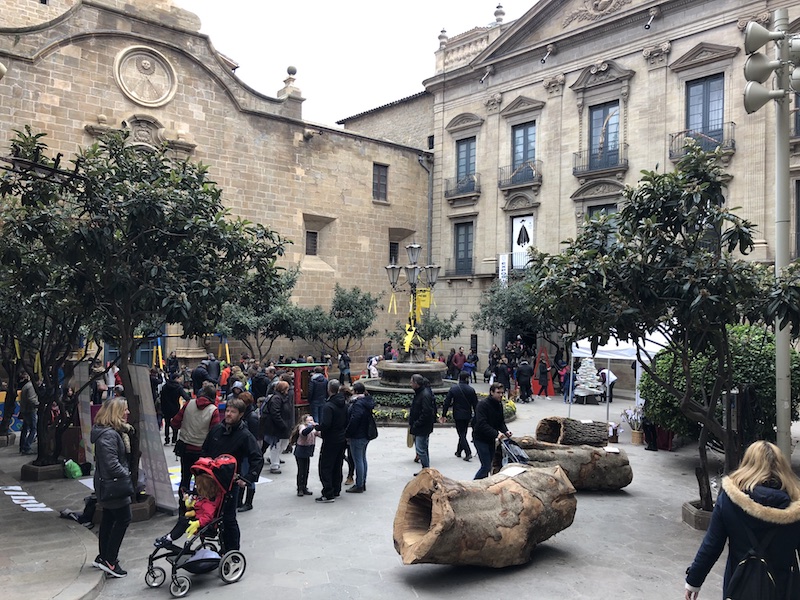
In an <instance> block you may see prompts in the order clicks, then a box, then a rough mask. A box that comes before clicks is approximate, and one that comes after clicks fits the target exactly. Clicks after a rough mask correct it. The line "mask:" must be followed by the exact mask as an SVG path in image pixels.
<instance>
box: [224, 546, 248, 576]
mask: <svg viewBox="0 0 800 600" xmlns="http://www.w3.org/2000/svg"><path fill="white" fill-rule="evenodd" d="M246 568H247V561H246V560H245V558H244V554H242V553H241V552H239V551H238V550H231V551H230V552H227V553H226V554H225V556H223V557H222V560H221V561H219V578H220V579H222V581H224V582H225V583H236V582H237V581H239V580H240V579H241V578H242V575H244V570H245V569H246Z"/></svg>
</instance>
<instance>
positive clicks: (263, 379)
mask: <svg viewBox="0 0 800 600" xmlns="http://www.w3.org/2000/svg"><path fill="white" fill-rule="evenodd" d="M270 383H271V381H270V379H269V378H268V377H267V374H266V373H265V372H264V371H256V372H255V373H253V374H252V376H251V377H250V393H251V394H253V398H255V400H256V402H258V400H259V399H260V398H266V397H267V390H268V389H269V384H270Z"/></svg>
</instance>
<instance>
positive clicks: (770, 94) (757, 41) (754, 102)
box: [744, 21, 800, 114]
mask: <svg viewBox="0 0 800 600" xmlns="http://www.w3.org/2000/svg"><path fill="white" fill-rule="evenodd" d="M787 35H788V34H787V33H786V32H785V31H770V30H769V29H766V28H765V27H762V26H761V25H759V24H758V23H755V22H752V21H751V22H750V23H748V24H747V29H745V32H744V51H745V52H746V53H747V54H749V55H750V56H749V57H748V59H747V62H745V64H744V78H745V79H746V80H747V81H748V83H747V85H745V87H744V109H745V110H746V111H747V113H748V114H751V113H754V112H756V111H757V110H758V109H759V108H761V107H762V106H764V105H765V104H766V103H767V102H769V101H770V100H777V99H779V98H783V97H784V96H785V95H786V93H787V90H786V89H784V88H783V87H782V86H780V81H779V82H778V83H779V85H778V88H777V89H773V90H770V89H767V88H766V87H764V86H763V85H761V84H762V83H765V82H766V81H767V80H768V79H769V77H770V75H772V74H773V73H774V72H775V71H778V70H780V69H781V68H782V66H783V63H782V61H780V60H770V59H769V58H767V57H766V56H764V55H763V54H761V53H760V52H758V50H760V49H761V47H762V46H764V45H765V44H767V43H768V42H771V41H775V42H777V43H778V44H783V43H785V40H786V38H787ZM791 41H792V42H793V41H794V39H793V40H791ZM799 71H800V70H799ZM793 74H794V71H793ZM798 83H800V72H798Z"/></svg>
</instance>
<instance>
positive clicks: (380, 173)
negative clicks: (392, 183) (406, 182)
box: [372, 163, 389, 202]
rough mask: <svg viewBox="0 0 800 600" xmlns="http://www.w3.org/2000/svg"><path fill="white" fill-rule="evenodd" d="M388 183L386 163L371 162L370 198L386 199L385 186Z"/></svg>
mask: <svg viewBox="0 0 800 600" xmlns="http://www.w3.org/2000/svg"><path fill="white" fill-rule="evenodd" d="M388 185H389V167H388V166H386V165H379V164H378V163H373V164H372V199H373V200H383V201H384V202H386V201H387V200H388V195H387V187H388Z"/></svg>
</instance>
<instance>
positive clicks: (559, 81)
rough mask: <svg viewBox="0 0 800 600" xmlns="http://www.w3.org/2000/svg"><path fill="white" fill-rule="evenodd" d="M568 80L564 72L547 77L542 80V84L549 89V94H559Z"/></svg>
mask: <svg viewBox="0 0 800 600" xmlns="http://www.w3.org/2000/svg"><path fill="white" fill-rule="evenodd" d="M566 80H567V78H566V77H565V76H564V74H563V73H559V74H558V75H556V76H554V77H551V78H550V79H545V80H544V81H543V82H542V85H543V86H544V89H546V90H547V95H548V96H559V95H560V94H561V92H562V91H563V90H564V82H565V81H566Z"/></svg>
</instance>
